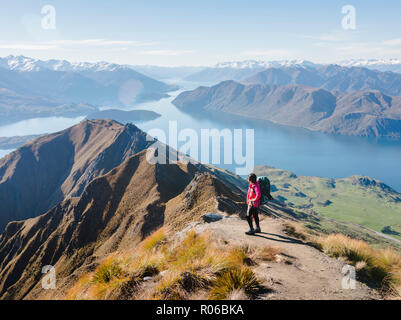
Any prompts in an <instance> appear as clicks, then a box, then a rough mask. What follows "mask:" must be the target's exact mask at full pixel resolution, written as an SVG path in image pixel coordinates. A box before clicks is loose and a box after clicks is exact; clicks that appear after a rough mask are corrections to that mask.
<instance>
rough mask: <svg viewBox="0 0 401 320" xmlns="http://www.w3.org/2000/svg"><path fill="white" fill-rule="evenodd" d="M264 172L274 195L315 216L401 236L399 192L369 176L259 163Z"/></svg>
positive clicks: (400, 199)
mask: <svg viewBox="0 0 401 320" xmlns="http://www.w3.org/2000/svg"><path fill="white" fill-rule="evenodd" d="M255 171H256V173H257V174H258V175H267V176H268V177H269V178H270V180H271V183H272V191H273V193H272V194H273V197H275V198H276V199H277V200H280V201H282V202H284V203H286V204H287V205H288V206H290V207H292V208H295V209H299V210H302V211H303V212H306V213H310V214H312V215H316V216H322V217H325V218H328V221H329V219H334V220H336V221H340V222H348V223H352V224H356V225H361V226H363V227H366V228H369V229H372V230H374V231H377V232H381V233H384V234H386V235H388V236H390V237H393V238H395V239H399V240H401V194H400V193H398V192H396V191H395V190H393V189H392V188H391V187H389V186H387V185H385V184H383V183H381V182H379V181H377V180H374V179H372V178H368V177H362V176H352V177H350V178H346V179H326V178H319V177H306V176H297V175H295V174H293V173H291V172H288V171H284V170H279V169H274V168H271V167H266V166H260V167H257V168H256V170H255Z"/></svg>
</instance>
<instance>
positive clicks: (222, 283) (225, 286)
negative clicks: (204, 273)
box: [211, 268, 260, 300]
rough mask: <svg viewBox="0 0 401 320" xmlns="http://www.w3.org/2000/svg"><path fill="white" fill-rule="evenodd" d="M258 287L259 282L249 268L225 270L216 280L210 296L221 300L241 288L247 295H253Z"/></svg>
mask: <svg viewBox="0 0 401 320" xmlns="http://www.w3.org/2000/svg"><path fill="white" fill-rule="evenodd" d="M259 287H260V285H259V282H258V280H257V279H256V276H255V274H254V273H253V271H252V270H251V269H249V268H237V269H233V270H230V271H228V272H226V273H225V274H223V275H222V276H221V277H219V278H218V279H217V280H216V283H215V284H214V286H213V289H212V291H211V296H212V298H213V299H216V300H223V299H227V298H229V297H230V296H232V295H233V294H234V293H235V292H238V291H241V290H243V292H245V294H246V295H247V296H255V295H256V294H257V293H258V291H259Z"/></svg>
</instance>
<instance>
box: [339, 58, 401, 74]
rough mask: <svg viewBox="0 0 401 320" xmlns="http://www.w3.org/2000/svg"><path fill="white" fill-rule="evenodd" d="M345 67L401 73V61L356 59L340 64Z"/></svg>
mask: <svg viewBox="0 0 401 320" xmlns="http://www.w3.org/2000/svg"><path fill="white" fill-rule="evenodd" d="M338 64H339V65H342V66H344V67H363V68H368V69H376V70H379V71H392V72H398V73H401V59H397V58H395V59H354V60H345V61H341V62H339V63H338Z"/></svg>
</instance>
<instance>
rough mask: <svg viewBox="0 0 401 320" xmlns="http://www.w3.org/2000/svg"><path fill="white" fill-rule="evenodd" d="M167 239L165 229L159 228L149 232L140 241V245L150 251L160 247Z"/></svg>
mask: <svg viewBox="0 0 401 320" xmlns="http://www.w3.org/2000/svg"><path fill="white" fill-rule="evenodd" d="M166 240H167V236H166V230H165V229H164V228H161V229H159V230H157V231H156V232H154V233H153V234H151V235H150V236H149V237H147V238H146V239H145V240H144V241H143V242H142V247H143V249H145V250H148V251H152V250H155V249H157V248H158V247H160V246H161V245H163V244H164V243H165V241H166Z"/></svg>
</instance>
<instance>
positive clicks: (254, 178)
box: [248, 173, 257, 183]
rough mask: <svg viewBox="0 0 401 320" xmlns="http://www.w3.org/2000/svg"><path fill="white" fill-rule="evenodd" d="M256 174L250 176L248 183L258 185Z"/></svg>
mask: <svg viewBox="0 0 401 320" xmlns="http://www.w3.org/2000/svg"><path fill="white" fill-rule="evenodd" d="M256 179H257V178H256V174H254V173H251V174H250V175H249V176H248V181H250V182H252V183H256Z"/></svg>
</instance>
